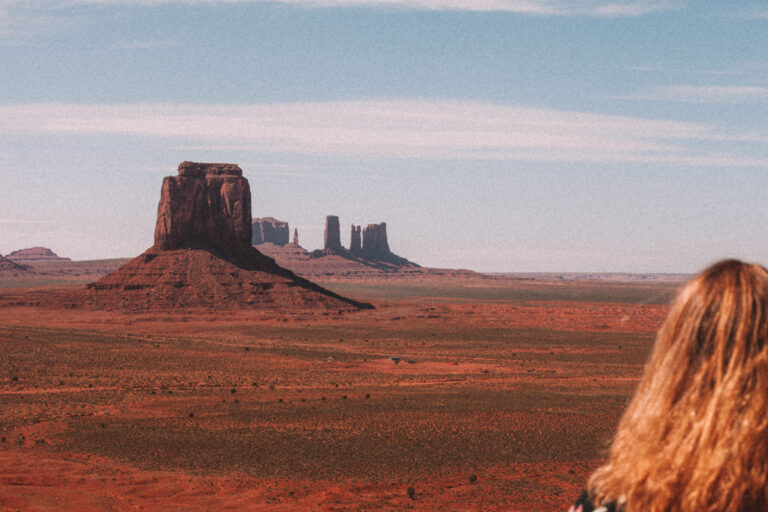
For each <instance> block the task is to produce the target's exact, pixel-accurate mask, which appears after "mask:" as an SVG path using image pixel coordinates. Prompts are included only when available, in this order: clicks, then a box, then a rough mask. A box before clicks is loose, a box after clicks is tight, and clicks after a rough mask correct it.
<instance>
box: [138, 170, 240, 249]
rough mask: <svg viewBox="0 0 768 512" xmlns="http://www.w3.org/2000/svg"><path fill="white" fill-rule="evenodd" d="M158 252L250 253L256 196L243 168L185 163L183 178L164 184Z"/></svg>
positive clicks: (156, 234)
mask: <svg viewBox="0 0 768 512" xmlns="http://www.w3.org/2000/svg"><path fill="white" fill-rule="evenodd" d="M153 248H154V249H157V250H163V251H170V250H174V249H202V250H206V251H211V252H213V253H215V254H218V255H220V256H225V257H238V256H245V255H247V254H249V252H250V251H251V191H250V188H249V187H248V180H246V179H245V178H243V171H242V170H241V169H240V167H238V166H237V165H235V164H201V163H195V162H182V163H181V164H180V165H179V175H178V176H167V177H166V178H165V179H164V180H163V186H162V190H161V195H160V204H159V206H158V208H157V223H156V225H155V245H154V246H153Z"/></svg>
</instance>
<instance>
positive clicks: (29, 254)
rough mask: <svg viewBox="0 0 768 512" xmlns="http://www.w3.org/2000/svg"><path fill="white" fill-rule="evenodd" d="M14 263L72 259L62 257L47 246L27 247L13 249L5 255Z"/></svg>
mask: <svg viewBox="0 0 768 512" xmlns="http://www.w3.org/2000/svg"><path fill="white" fill-rule="evenodd" d="M6 258H8V259H9V260H11V261H13V262H16V263H22V264H23V263H33V262H36V261H72V260H71V259H70V258H62V257H61V256H59V255H58V254H56V253H55V252H53V251H52V250H50V249H48V248H47V247H29V248H27V249H19V250H18V251H13V252H12V253H10V254H9V255H7V256H6Z"/></svg>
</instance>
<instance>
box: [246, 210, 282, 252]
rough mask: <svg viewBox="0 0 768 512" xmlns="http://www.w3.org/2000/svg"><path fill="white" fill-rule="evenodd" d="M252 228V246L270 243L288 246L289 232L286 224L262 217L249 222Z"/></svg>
mask: <svg viewBox="0 0 768 512" xmlns="http://www.w3.org/2000/svg"><path fill="white" fill-rule="evenodd" d="M251 226H252V228H253V245H259V244H263V243H266V242H271V243H273V244H275V245H286V244H288V236H289V233H290V230H289V229H288V223H287V222H283V221H282V220H277V219H275V218H273V217H262V218H260V219H253V221H252V222H251Z"/></svg>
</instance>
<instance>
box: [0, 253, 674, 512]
mask: <svg viewBox="0 0 768 512" xmlns="http://www.w3.org/2000/svg"><path fill="white" fill-rule="evenodd" d="M120 263H123V261H116V262H109V261H107V262H98V265H99V266H100V267H99V269H98V270H97V271H94V272H95V273H97V274H98V273H99V272H102V273H103V272H106V271H107V270H110V268H109V267H110V265H112V266H114V267H116V266H117V265H119V264H120ZM69 265H70V267H72V266H75V267H78V268H77V269H76V270H75V271H71V272H69V273H66V272H65V273H60V275H59V276H58V277H50V276H48V277H46V276H45V275H44V273H42V274H40V275H39V276H37V277H34V278H32V277H25V278H18V277H17V278H15V279H11V280H5V281H2V282H0V286H2V289H0V305H2V307H0V361H2V365H0V510H3V511H5V510H11V511H15V510H22V511H25V512H29V511H53V510H83V511H102V510H106V511H109V510H114V511H123V510H162V511H171V510H265V511H289V510H327V511H345V510H478V511H479V510H542V511H557V510H566V509H567V508H568V506H569V504H570V502H571V501H572V500H573V499H574V498H575V497H576V496H577V495H578V494H579V493H580V491H581V489H582V488H583V486H584V483H585V481H586V478H587V477H588V475H589V474H590V472H591V471H592V470H593V469H594V468H595V467H597V466H598V465H599V464H600V463H601V462H603V461H604V460H605V454H606V449H607V444H608V442H609V441H610V438H611V435H612V433H613V431H614V429H615V427H616V425H617V423H618V421H619V418H620V415H621V412H622V410H623V408H624V407H625V405H626V404H627V402H628V400H629V398H630V397H631V394H632V392H633V390H634V387H635V386H636V384H637V382H638V378H639V376H640V374H641V372H642V367H643V364H644V362H645V360H646V358H647V356H648V354H649V351H650V348H651V345H652V342H653V339H654V334H655V331H656V329H657V328H658V326H659V325H660V323H661V322H662V320H663V318H664V315H665V313H666V311H667V307H668V306H667V304H668V303H669V301H670V299H671V298H672V296H673V295H674V293H675V291H676V290H677V288H678V287H679V282H677V281H676V280H674V279H673V280H663V279H662V280H655V279H649V280H647V281H643V280H633V281H628V280H622V279H620V278H615V279H603V280H594V279H575V278H573V276H565V278H563V276H556V275H536V276H502V275H482V274H458V275H443V276H429V275H425V276H420V277H419V276H408V277H402V278H398V277H386V276H385V277H380V278H370V277H358V278H355V277H354V276H346V277H344V278H328V279H327V280H323V279H317V281H318V282H319V284H321V285H322V286H325V287H326V288H328V289H330V290H332V291H334V292H336V293H339V294H342V295H344V296H348V297H352V298H354V299H356V300H359V301H366V302H369V303H371V304H373V305H374V306H375V309H370V310H359V311H347V310H338V311H334V310H325V311H321V310H318V309H311V310H310V309H308V310H300V309H297V310H295V311H259V310H250V311H238V310H232V311H228V310H217V311H211V310H198V311H195V310H184V311H176V312H174V311H171V312H153V311H144V312H124V311H94V310H86V309H60V308H59V309H57V308H45V307H36V306H34V305H29V304H27V305H14V303H16V302H17V301H15V297H18V296H19V295H20V294H21V295H25V294H26V296H27V297H30V296H31V297H34V296H35V294H43V295H44V294H56V293H66V292H67V291H68V290H71V289H73V288H75V287H78V286H81V285H80V284H78V282H79V281H82V282H88V281H91V280H93V279H94V277H93V275H92V273H89V272H88V271H87V269H88V268H89V267H88V265H87V264H85V263H78V264H77V265H75V264H69Z"/></svg>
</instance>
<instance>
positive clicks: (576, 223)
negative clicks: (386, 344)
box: [0, 0, 768, 273]
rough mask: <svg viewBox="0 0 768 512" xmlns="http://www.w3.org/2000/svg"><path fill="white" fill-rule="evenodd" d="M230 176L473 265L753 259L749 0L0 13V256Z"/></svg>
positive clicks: (281, 215) (293, 221)
mask: <svg viewBox="0 0 768 512" xmlns="http://www.w3.org/2000/svg"><path fill="white" fill-rule="evenodd" d="M184 160H192V161H202V162H231V163H238V164H239V165H240V167H241V168H242V169H243V172H244V175H245V177H246V178H248V180H249V182H250V186H251V191H252V203H253V215H254V217H262V216H272V217H275V218H278V219H280V220H285V221H288V222H289V224H290V228H291V230H293V228H298V230H299V237H300V242H301V245H303V246H304V247H305V248H307V249H309V250H312V249H316V248H320V247H321V246H322V238H323V223H324V220H325V216H326V215H338V216H339V217H340V220H341V225H342V243H343V244H344V245H348V244H349V225H350V224H352V223H354V224H362V225H366V224H369V223H378V222H386V223H387V231H388V235H389V244H390V247H391V248H392V250H393V251H394V252H395V253H397V254H399V255H401V256H404V257H406V258H408V259H410V260H411V261H414V262H417V263H419V264H422V265H426V266H434V267H448V268H469V269H473V270H477V271H484V272H641V273H650V272H695V271H698V270H700V269H701V268H703V267H704V266H706V265H707V264H709V263H712V262H714V261H716V260H718V259H720V258H724V257H738V258H742V259H746V260H749V261H756V262H759V263H762V264H764V265H768V4H767V3H766V2H765V1H764V0H760V1H753V2H750V1H742V0H734V1H727V2H726V1H722V2H718V1H707V2H705V1H685V0H680V1H676V0H669V1H667V0H658V1H657V0H647V1H636V0H614V1H604V0H574V1H565V0H391V1H388V0H282V1H266V0H227V1H216V0H0V178H1V179H0V254H8V253H10V252H11V251H13V250H16V249H20V248H24V247H31V246H45V247H49V248H51V249H53V250H54V251H55V252H57V253H58V254H60V255H62V256H66V257H71V258H73V259H76V260H82V259H95V258H112V257H132V256H135V255H138V254H139V253H141V252H143V251H144V250H145V249H147V248H148V247H149V246H151V245H152V243H153V233H154V223H155V215H156V211H157V203H158V201H159V198H160V185H161V182H162V179H163V177H164V176H168V175H172V174H175V172H176V167H177V166H178V164H179V163H180V162H182V161H184Z"/></svg>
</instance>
